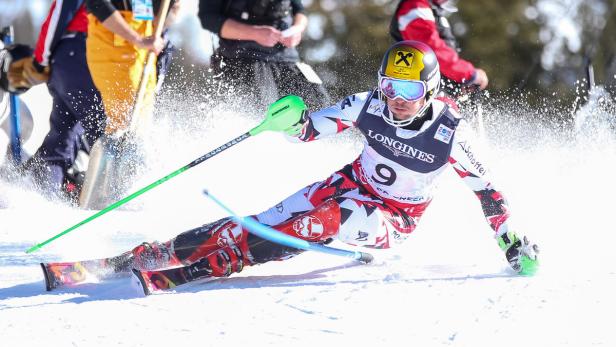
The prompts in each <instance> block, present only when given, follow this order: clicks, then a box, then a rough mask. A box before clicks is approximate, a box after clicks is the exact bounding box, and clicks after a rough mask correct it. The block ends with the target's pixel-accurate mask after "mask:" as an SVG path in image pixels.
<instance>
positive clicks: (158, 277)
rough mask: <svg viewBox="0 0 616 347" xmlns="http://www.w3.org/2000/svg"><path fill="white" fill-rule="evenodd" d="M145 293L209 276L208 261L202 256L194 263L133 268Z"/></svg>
mask: <svg viewBox="0 0 616 347" xmlns="http://www.w3.org/2000/svg"><path fill="white" fill-rule="evenodd" d="M133 274H134V275H135V277H136V278H137V279H138V280H139V283H140V284H141V288H142V289H143V293H144V294H145V295H150V294H155V293H160V292H163V291H165V290H169V289H173V288H175V287H177V286H179V285H182V284H186V283H189V282H192V281H197V280H200V279H204V278H208V277H211V270H210V267H209V263H208V261H207V260H206V259H205V258H204V259H202V260H201V261H198V262H196V263H194V264H191V265H188V266H182V267H176V268H170V269H163V270H152V271H139V270H136V269H133Z"/></svg>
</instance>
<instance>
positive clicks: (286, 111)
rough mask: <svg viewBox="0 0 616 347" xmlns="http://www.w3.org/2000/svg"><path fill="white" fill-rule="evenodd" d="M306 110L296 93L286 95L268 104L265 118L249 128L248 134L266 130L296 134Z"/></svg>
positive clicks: (302, 122) (303, 120)
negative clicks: (254, 126)
mask: <svg viewBox="0 0 616 347" xmlns="http://www.w3.org/2000/svg"><path fill="white" fill-rule="evenodd" d="M306 110H307V107H306V104H305V103H304V100H302V98H300V97H299V96H296V95H287V96H285V97H283V98H281V99H279V100H277V101H276V102H274V103H273V104H271V105H270V107H269V108H268V109H267V115H266V117H265V120H264V121H263V122H262V123H261V124H260V125H259V126H257V127H256V128H254V129H253V130H251V131H250V135H256V134H258V133H260V132H262V131H266V130H270V131H280V132H285V133H287V134H289V135H296V134H297V133H298V132H300V131H301V128H302V125H303V124H304V123H305V122H306V120H305V117H304V115H305V113H306Z"/></svg>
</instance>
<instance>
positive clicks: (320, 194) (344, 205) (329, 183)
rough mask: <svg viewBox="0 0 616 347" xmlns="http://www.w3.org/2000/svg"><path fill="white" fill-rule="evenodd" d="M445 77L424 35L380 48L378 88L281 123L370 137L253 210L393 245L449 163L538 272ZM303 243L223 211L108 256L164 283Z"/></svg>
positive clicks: (507, 248)
mask: <svg viewBox="0 0 616 347" xmlns="http://www.w3.org/2000/svg"><path fill="white" fill-rule="evenodd" d="M439 86H440V73H439V65H438V62H437V59H436V56H435V54H434V52H433V51H432V50H431V49H430V48H429V47H428V46H427V45H425V44H423V43H420V42H417V41H402V42H398V43H396V44H394V45H393V46H392V47H390V48H389V50H388V51H387V52H386V53H385V56H384V57H383V60H382V64H381V67H380V70H379V72H378V87H377V88H376V89H375V90H373V91H369V92H364V93H358V94H354V95H351V96H348V97H346V98H345V99H344V100H342V102H340V103H338V104H336V105H334V106H331V107H328V108H325V109H322V110H319V111H316V112H313V113H310V114H309V115H306V114H305V113H304V117H300V118H301V119H302V120H301V121H300V122H298V123H297V124H295V125H293V126H291V127H289V128H288V129H286V130H285V132H286V133H287V134H289V135H291V136H292V137H294V138H296V139H299V140H300V141H304V142H308V141H313V140H317V139H320V138H322V137H324V136H327V135H332V134H335V133H339V132H342V131H344V130H345V129H348V128H351V127H357V128H359V130H360V131H361V132H362V134H363V135H364V137H365V144H364V149H363V151H362V153H361V154H360V156H359V157H358V158H357V159H356V160H355V161H354V162H352V163H351V164H348V165H346V166H345V167H343V168H342V169H341V170H339V171H337V172H334V173H333V174H332V175H331V176H330V177H329V178H327V179H325V180H324V181H321V182H316V183H314V184H311V185H309V186H307V187H305V188H303V189H301V190H299V191H298V192H296V193H295V194H293V195H291V196H290V197H288V198H286V199H285V200H283V201H282V202H280V203H279V204H277V205H276V206H274V207H272V208H270V209H269V210H266V211H264V212H262V213H260V214H258V215H256V216H255V218H256V220H257V221H259V222H260V223H262V224H265V225H268V226H272V227H273V228H274V229H276V230H278V231H280V232H282V233H285V234H288V235H291V236H294V237H297V238H300V239H303V240H306V241H310V242H317V243H327V242H328V241H329V240H331V239H334V238H337V239H339V240H341V241H343V242H346V243H349V244H352V245H357V246H365V247H373V248H389V247H391V246H394V245H396V244H399V243H401V242H402V241H404V240H405V239H406V238H407V237H408V236H409V235H410V234H411V232H413V230H415V228H416V226H417V224H418V223H419V220H420V218H421V216H422V215H423V213H424V211H425V209H426V208H427V207H428V205H429V204H430V202H431V201H432V194H433V190H434V188H435V185H436V183H437V179H438V178H439V176H440V175H441V174H442V173H443V172H444V170H445V169H446V168H447V166H451V167H453V169H454V170H455V172H456V173H457V174H458V175H459V176H460V177H461V178H462V180H463V181H464V182H465V183H466V184H467V185H468V186H469V187H470V188H471V189H472V190H473V191H474V193H475V195H476V196H477V198H478V199H479V202H480V203H481V207H482V208H483V213H484V215H485V217H486V219H487V222H488V224H489V225H490V227H491V228H492V230H493V231H494V235H495V238H496V240H497V243H498V245H499V246H500V248H501V249H502V250H503V252H504V253H505V257H506V259H507V260H508V262H509V264H510V265H511V267H512V268H513V269H514V270H515V271H517V272H518V273H520V274H525V275H526V274H533V273H534V272H535V270H536V269H537V266H538V262H537V253H538V248H537V246H536V245H535V244H532V243H530V242H529V241H528V239H527V238H526V237H522V236H521V235H519V234H517V233H516V232H515V231H514V230H512V229H510V228H509V222H508V217H509V207H508V205H507V202H506V200H505V198H504V195H503V194H502V193H501V192H500V191H499V190H497V189H496V188H495V187H494V185H493V184H492V183H491V180H490V179H489V178H488V169H487V166H486V164H485V162H483V161H482V160H481V158H480V157H479V156H478V155H477V154H476V152H475V151H474V150H475V147H474V146H473V145H472V138H471V133H470V132H469V127H468V125H467V124H466V123H465V121H464V120H463V119H461V118H460V117H459V115H458V113H457V112H456V111H454V110H452V109H451V108H450V107H449V106H448V105H447V104H445V103H444V102H441V101H439V100H436V99H435V95H436V94H437V93H438V91H439ZM287 98H288V97H287ZM295 98H297V97H295ZM297 99H298V100H301V99H299V98H297ZM283 101H285V99H282V100H280V101H278V102H277V103H279V102H283ZM277 103H274V105H272V107H271V108H270V110H271V109H272V108H276V104H277ZM285 107H286V110H287V112H295V113H296V114H298V115H299V114H301V113H303V112H304V111H305V105H304V104H303V102H299V105H295V104H293V103H289V104H288V105H285ZM298 253H300V251H299V250H297V249H294V248H290V247H286V246H282V245H279V244H276V243H273V242H270V241H267V240H264V239H262V238H260V237H258V236H255V235H254V234H252V233H249V232H248V231H247V230H246V229H245V228H243V227H242V226H241V225H239V224H238V222H236V221H235V220H234V219H232V218H223V219H221V220H219V221H216V222H214V223H210V224H206V225H204V226H201V227H198V228H196V229H192V230H189V231H186V232H184V233H182V234H180V235H178V236H177V237H175V238H174V239H172V240H170V241H167V242H164V243H159V242H152V243H143V244H141V245H139V246H137V247H136V248H134V249H133V250H132V251H129V252H126V253H124V254H123V255H121V256H119V257H117V258H111V259H108V260H106V261H105V264H107V265H109V264H111V265H112V267H114V271H116V272H121V271H127V270H128V269H130V268H134V269H137V270H140V271H142V272H139V274H141V275H142V276H143V275H145V276H146V277H147V278H148V279H149V280H148V286H152V287H153V289H161V288H168V287H173V286H175V285H177V284H180V283H181V282H180V283H178V282H176V281H175V279H174V278H172V277H168V276H167V277H165V276H164V274H165V272H164V271H155V270H157V269H165V268H169V267H178V266H184V267H189V268H190V269H189V270H190V273H191V276H193V277H196V276H195V273H198V274H200V275H199V276H207V277H211V276H214V277H221V276H229V275H230V274H232V273H234V272H240V271H241V270H242V268H243V267H245V266H249V265H255V264H262V263H265V262H268V261H270V260H280V259H285V258H288V257H291V256H294V255H296V254H298ZM136 273H137V272H136ZM142 281H143V278H142ZM48 287H49V285H48ZM144 288H145V285H144ZM150 289H152V288H150Z"/></svg>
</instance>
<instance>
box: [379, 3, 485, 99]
mask: <svg viewBox="0 0 616 347" xmlns="http://www.w3.org/2000/svg"><path fill="white" fill-rule="evenodd" d="M455 11H457V9H456V8H455V7H454V6H453V5H451V4H450V3H448V1H447V0H401V1H400V3H399V4H398V7H397V8H396V11H395V13H394V16H393V18H392V20H391V24H390V28H389V32H390V35H391V36H392V37H393V38H394V39H395V40H396V41H402V40H415V41H420V42H423V43H425V44H427V45H428V46H430V48H432V50H433V51H434V52H435V53H436V57H437V58H438V62H439V65H440V67H441V74H442V76H441V77H442V78H443V90H442V91H441V92H445V93H446V94H447V95H449V96H452V97H454V98H455V99H459V98H461V97H464V94H465V92H467V91H468V90H469V89H470V90H471V91H472V90H473V89H479V90H483V89H485V88H486V87H487V86H488V76H487V74H486V72H485V71H484V70H483V69H480V68H477V67H475V66H474V65H473V64H472V63H471V62H469V61H467V60H464V59H462V58H461V57H460V56H459V55H458V52H459V51H460V48H459V47H458V43H457V40H456V38H455V36H454V35H453V32H452V31H451V26H450V25H449V21H448V20H447V18H446V16H445V15H446V14H447V13H448V12H455Z"/></svg>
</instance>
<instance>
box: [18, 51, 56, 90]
mask: <svg viewBox="0 0 616 347" xmlns="http://www.w3.org/2000/svg"><path fill="white" fill-rule="evenodd" d="M14 64H21V65H22V66H23V78H24V79H25V80H26V81H27V83H28V84H29V86H28V88H29V87H32V86H35V85H37V84H41V83H45V82H47V80H48V79H49V68H48V67H42V66H40V65H35V62H34V58H33V57H27V58H24V59H22V60H18V61H16V62H15V63H14Z"/></svg>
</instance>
